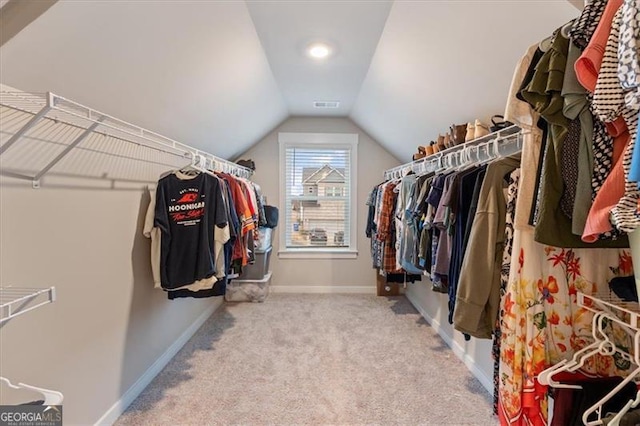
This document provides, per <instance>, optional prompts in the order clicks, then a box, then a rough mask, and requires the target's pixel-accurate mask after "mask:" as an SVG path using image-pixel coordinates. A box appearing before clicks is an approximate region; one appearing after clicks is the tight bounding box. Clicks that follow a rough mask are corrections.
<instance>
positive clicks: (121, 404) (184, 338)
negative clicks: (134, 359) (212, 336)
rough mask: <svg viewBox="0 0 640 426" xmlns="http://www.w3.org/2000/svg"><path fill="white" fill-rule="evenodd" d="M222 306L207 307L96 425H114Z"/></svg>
mask: <svg viewBox="0 0 640 426" xmlns="http://www.w3.org/2000/svg"><path fill="white" fill-rule="evenodd" d="M220 306H222V301H220V303H215V304H213V305H212V306H211V307H210V308H207V309H206V310H205V311H204V312H203V313H202V314H201V315H200V316H199V317H198V318H197V319H196V320H195V321H194V322H193V324H191V325H190V326H189V328H187V329H186V330H185V331H184V332H183V333H182V334H181V335H180V337H178V338H177V339H176V341H175V342H173V344H172V345H171V346H169V348H168V349H167V350H166V351H165V352H164V353H163V354H162V355H161V356H160V357H159V358H158V359H157V360H156V361H155V362H154V363H153V364H151V367H149V368H148V369H147V371H145V372H144V374H143V375H142V376H140V378H139V379H138V380H137V381H136V382H135V383H134V384H133V385H132V386H131V387H130V388H129V389H128V390H127V391H126V392H125V393H124V394H123V395H122V397H120V399H119V400H118V401H116V403H115V404H113V405H112V406H111V408H109V410H107V412H106V413H104V415H103V416H102V417H100V419H99V420H98V421H97V422H96V423H95V424H96V425H100V426H103V425H112V424H114V423H115V422H116V420H118V418H119V417H120V416H121V415H122V413H124V411H125V410H126V409H127V407H129V405H131V403H132V402H133V401H134V400H135V399H136V398H137V397H138V396H139V395H140V394H141V393H142V391H143V390H144V389H145V388H146V387H147V386H149V383H151V381H152V380H153V379H154V378H155V377H156V376H157V375H158V373H160V372H161V371H162V369H163V368H164V367H165V366H166V365H167V364H168V363H169V361H171V359H172V358H173V357H174V356H175V355H176V354H177V353H178V351H179V350H180V349H182V347H183V346H184V345H185V344H186V343H187V342H188V341H189V339H190V338H191V337H192V336H193V335H194V334H195V333H196V331H198V329H199V328H200V326H201V325H202V324H204V322H205V321H206V320H207V319H208V318H209V317H210V316H211V315H212V314H213V313H214V312H215V311H216V309H218V308H219V307H220Z"/></svg>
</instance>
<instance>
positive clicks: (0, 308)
mask: <svg viewBox="0 0 640 426" xmlns="http://www.w3.org/2000/svg"><path fill="white" fill-rule="evenodd" d="M55 300H56V288H55V287H49V288H25V287H0V324H3V323H4V322H6V321H8V320H10V319H12V318H15V317H17V316H19V315H23V314H25V313H27V312H29V311H32V310H34V309H37V308H39V307H40V306H43V305H46V304H48V303H52V302H54V301H55Z"/></svg>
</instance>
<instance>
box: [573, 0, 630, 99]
mask: <svg viewBox="0 0 640 426" xmlns="http://www.w3.org/2000/svg"><path fill="white" fill-rule="evenodd" d="M622 2H623V0H609V1H608V2H607V6H606V8H605V9H604V12H603V13H602V17H601V18H600V22H599V23H598V27H597V28H596V31H595V32H594V33H593V37H591V41H590V42H589V45H588V46H587V48H586V49H584V52H582V55H581V56H580V57H579V58H578V60H577V61H576V63H575V65H574V68H575V70H576V76H577V77H578V81H579V82H580V84H582V86H584V88H585V89H587V90H588V91H589V92H591V93H593V92H594V91H595V90H596V82H597V81H598V74H599V73H600V66H601V65H602V58H603V56H604V49H605V47H606V46H607V39H608V38H609V34H610V33H611V24H612V23H613V16H614V15H615V14H616V12H617V11H618V9H620V6H622Z"/></svg>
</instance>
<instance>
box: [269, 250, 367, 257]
mask: <svg viewBox="0 0 640 426" xmlns="http://www.w3.org/2000/svg"><path fill="white" fill-rule="evenodd" d="M278 258H280V259H357V258H358V251H357V250H331V249H325V250H323V249H314V250H295V249H288V250H280V251H278Z"/></svg>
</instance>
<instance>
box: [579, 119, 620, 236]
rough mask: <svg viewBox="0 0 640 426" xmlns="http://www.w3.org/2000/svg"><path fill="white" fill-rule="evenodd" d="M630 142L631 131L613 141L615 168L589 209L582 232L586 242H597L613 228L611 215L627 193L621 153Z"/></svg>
mask: <svg viewBox="0 0 640 426" xmlns="http://www.w3.org/2000/svg"><path fill="white" fill-rule="evenodd" d="M628 143H629V132H625V133H624V134H622V135H620V136H618V137H617V138H615V139H614V141H613V154H614V155H613V159H612V160H613V161H614V164H613V168H612V169H611V173H610V174H609V176H607V179H606V180H605V181H604V184H602V188H600V190H599V191H598V193H597V194H596V198H595V199H594V200H593V204H592V205H591V209H590V210H589V215H588V216H587V223H586V224H585V227H584V232H583V233H582V241H584V242H585V243H595V242H596V241H598V239H599V237H600V235H601V234H604V233H606V232H609V231H612V230H613V225H612V224H611V220H610V219H609V215H610V213H611V210H612V209H613V208H614V207H615V206H616V205H617V204H618V202H619V201H620V198H622V197H623V196H624V193H625V178H624V168H623V167H622V163H623V158H624V157H623V156H622V155H621V154H622V153H623V152H624V149H625V147H626V146H627V144H628Z"/></svg>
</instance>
